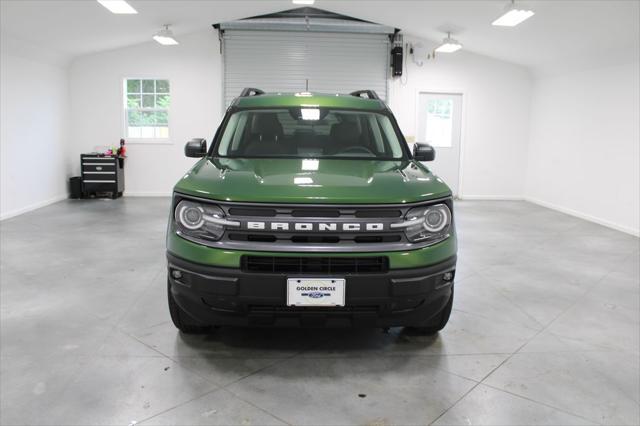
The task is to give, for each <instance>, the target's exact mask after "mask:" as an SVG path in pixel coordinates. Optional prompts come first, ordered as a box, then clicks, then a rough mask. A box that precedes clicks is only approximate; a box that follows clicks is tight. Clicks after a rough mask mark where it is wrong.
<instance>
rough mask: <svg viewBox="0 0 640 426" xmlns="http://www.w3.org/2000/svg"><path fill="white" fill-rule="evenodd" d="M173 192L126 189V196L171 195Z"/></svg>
mask: <svg viewBox="0 0 640 426" xmlns="http://www.w3.org/2000/svg"><path fill="white" fill-rule="evenodd" d="M171 194H172V193H171V192H129V191H125V193H124V196H125V197H171Z"/></svg>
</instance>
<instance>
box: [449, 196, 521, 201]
mask: <svg viewBox="0 0 640 426" xmlns="http://www.w3.org/2000/svg"><path fill="white" fill-rule="evenodd" d="M458 198H459V199H460V200H463V201H464V200H468V201H523V200H524V198H522V196H521V195H460V196H458Z"/></svg>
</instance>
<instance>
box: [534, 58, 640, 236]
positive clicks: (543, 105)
mask: <svg viewBox="0 0 640 426" xmlns="http://www.w3.org/2000/svg"><path fill="white" fill-rule="evenodd" d="M639 79H640V67H639V65H638V62H635V63H632V64H628V65H624V66H616V67H607V68H600V69H596V70H590V71H584V72H576V73H571V74H566V75H561V76H554V77H546V78H541V79H538V80H537V81H536V82H535V86H534V91H533V102H532V125H531V140H530V145H529V151H528V169H527V177H526V197H527V199H530V200H531V201H534V202H538V203H540V204H542V205H546V206H548V207H553V208H556V209H559V210H562V211H565V212H567V213H571V214H574V215H577V216H580V217H583V218H586V219H589V220H593V221H595V222H598V223H601V224H604V225H608V226H611V227H613V228H616V229H619V230H623V231H626V232H629V233H632V234H635V235H638V234H639V232H640V231H639V223H638V222H639V220H640V201H639V199H640V164H639V163H640V148H639V146H640V130H639V128H640V107H639V102H640V99H639V95H640V85H639Z"/></svg>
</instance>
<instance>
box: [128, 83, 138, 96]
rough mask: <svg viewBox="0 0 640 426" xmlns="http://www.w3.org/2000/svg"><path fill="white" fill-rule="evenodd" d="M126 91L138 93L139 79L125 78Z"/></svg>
mask: <svg viewBox="0 0 640 426" xmlns="http://www.w3.org/2000/svg"><path fill="white" fill-rule="evenodd" d="M127 93H140V80H127Z"/></svg>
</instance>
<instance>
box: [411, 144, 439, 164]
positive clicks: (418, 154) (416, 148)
mask: <svg viewBox="0 0 640 426" xmlns="http://www.w3.org/2000/svg"><path fill="white" fill-rule="evenodd" d="M413 158H414V159H415V160H416V161H433V160H435V158H436V150H435V149H433V147H432V146H431V145H429V144H428V143H416V144H415V145H413Z"/></svg>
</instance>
